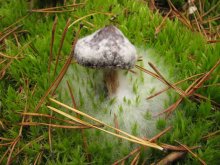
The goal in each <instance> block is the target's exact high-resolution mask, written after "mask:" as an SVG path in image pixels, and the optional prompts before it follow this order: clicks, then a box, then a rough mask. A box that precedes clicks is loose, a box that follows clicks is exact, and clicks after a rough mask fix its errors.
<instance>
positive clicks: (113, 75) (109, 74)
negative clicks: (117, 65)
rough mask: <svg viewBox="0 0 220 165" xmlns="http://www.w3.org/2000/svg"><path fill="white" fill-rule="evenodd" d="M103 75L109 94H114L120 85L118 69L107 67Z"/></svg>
mask: <svg viewBox="0 0 220 165" xmlns="http://www.w3.org/2000/svg"><path fill="white" fill-rule="evenodd" d="M103 77H104V82H105V85H106V87H107V90H108V96H112V95H113V94H115V93H116V92H117V88H118V86H119V80H118V71H117V70H116V69H106V70H105V71H104V75H103Z"/></svg>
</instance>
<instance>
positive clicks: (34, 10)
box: [31, 3, 85, 12]
mask: <svg viewBox="0 0 220 165" xmlns="http://www.w3.org/2000/svg"><path fill="white" fill-rule="evenodd" d="M82 5H85V3H78V4H71V5H65V6H56V7H48V8H42V9H32V10H31V11H33V12H43V11H57V10H55V9H62V8H67V7H78V6H82ZM61 11H62V10H61Z"/></svg>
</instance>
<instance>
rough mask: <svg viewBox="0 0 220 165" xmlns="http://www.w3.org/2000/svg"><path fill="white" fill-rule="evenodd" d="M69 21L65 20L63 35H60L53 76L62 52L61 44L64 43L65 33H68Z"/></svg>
mask: <svg viewBox="0 0 220 165" xmlns="http://www.w3.org/2000/svg"><path fill="white" fill-rule="evenodd" d="M70 20H71V19H70V18H69V19H68V20H67V22H66V26H65V28H64V30H63V34H62V38H61V41H60V47H59V50H58V54H57V59H56V64H55V69H54V73H53V75H55V74H56V70H57V65H58V61H59V59H60V54H61V50H62V48H63V42H64V39H65V37H66V33H67V31H68V26H69V24H70Z"/></svg>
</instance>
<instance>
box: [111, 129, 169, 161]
mask: <svg viewBox="0 0 220 165" xmlns="http://www.w3.org/2000/svg"><path fill="white" fill-rule="evenodd" d="M171 128H172V127H171V126H170V127H168V128H166V129H164V130H163V131H161V132H160V133H158V134H157V135H155V136H154V137H153V138H151V139H150V140H149V141H150V142H154V141H156V140H157V139H158V138H160V137H161V136H162V135H164V134H165V133H166V132H168V131H169V130H171ZM141 149H142V147H141V146H140V147H137V148H136V149H134V150H133V151H131V152H130V153H129V154H128V155H126V156H125V157H123V158H122V159H120V160H117V161H116V162H114V163H113V165H117V164H119V163H121V162H122V161H125V160H126V159H128V158H129V157H130V156H132V155H134V154H135V153H137V152H139V151H140V150H141Z"/></svg>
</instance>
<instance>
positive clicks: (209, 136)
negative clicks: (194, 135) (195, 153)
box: [202, 130, 220, 139]
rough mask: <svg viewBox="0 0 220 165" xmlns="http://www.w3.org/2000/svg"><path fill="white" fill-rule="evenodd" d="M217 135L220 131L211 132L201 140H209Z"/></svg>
mask: <svg viewBox="0 0 220 165" xmlns="http://www.w3.org/2000/svg"><path fill="white" fill-rule="evenodd" d="M217 134H220V130H218V131H215V132H212V133H209V134H208V135H206V136H203V137H202V139H209V138H211V137H213V136H215V135H217Z"/></svg>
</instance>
